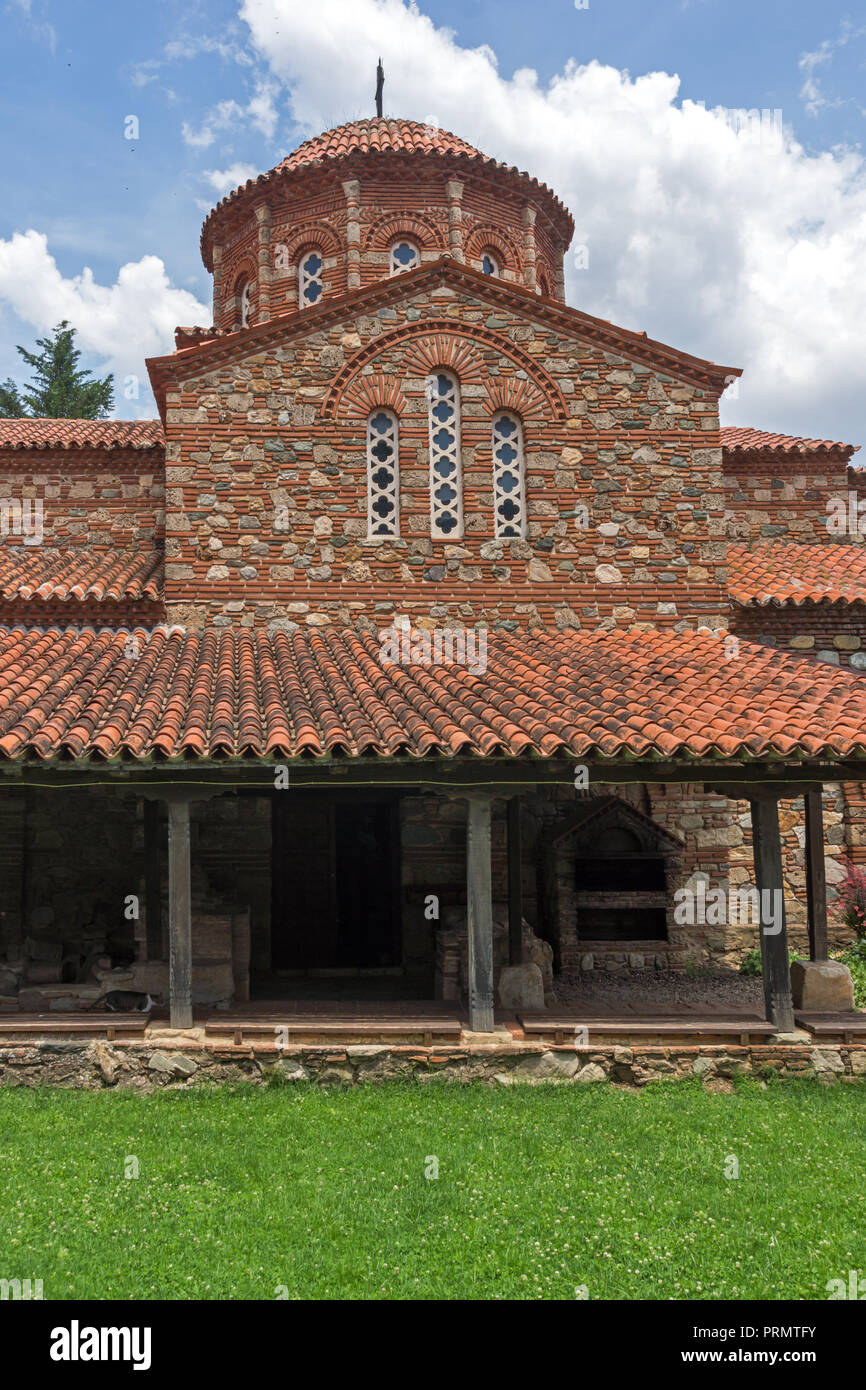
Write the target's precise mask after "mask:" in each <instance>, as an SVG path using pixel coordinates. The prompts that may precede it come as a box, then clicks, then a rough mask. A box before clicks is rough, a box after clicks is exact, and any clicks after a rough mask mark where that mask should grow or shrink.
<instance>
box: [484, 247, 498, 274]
mask: <svg viewBox="0 0 866 1390" xmlns="http://www.w3.org/2000/svg"><path fill="white" fill-rule="evenodd" d="M481 269H482V270H483V271H484V274H485V275H498V274H499V260H498V258H497V257H496V256H494V254H493V252H492V251H485V252H484V253H483V255H482V257H481Z"/></svg>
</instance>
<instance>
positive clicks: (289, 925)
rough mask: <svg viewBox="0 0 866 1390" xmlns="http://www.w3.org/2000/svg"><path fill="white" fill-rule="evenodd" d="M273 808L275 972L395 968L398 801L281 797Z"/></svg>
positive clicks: (397, 947) (397, 960)
mask: <svg viewBox="0 0 866 1390" xmlns="http://www.w3.org/2000/svg"><path fill="white" fill-rule="evenodd" d="M272 806H273V812H272V825H273V855H272V891H271V961H272V965H273V968H274V969H275V970H291V971H335V972H336V971H347V970H365V971H375V970H389V969H393V968H394V967H397V966H399V965H400V932H399V910H398V907H399V825H398V815H397V802H396V800H394V799H377V800H371V799H370V798H369V797H368V798H357V799H356V798H354V797H352V796H350V795H348V794H347V795H346V796H345V798H341V799H340V800H335V799H334V798H333V797H330V796H318V795H316V794H314V793H312V792H305V793H303V794H302V795H298V796H293V795H292V794H291V793H290V792H286V793H285V794H283V795H282V796H281V795H280V794H277V795H275V796H274V798H273V802H272Z"/></svg>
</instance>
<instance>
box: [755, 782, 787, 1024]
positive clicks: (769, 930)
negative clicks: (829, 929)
mask: <svg viewBox="0 0 866 1390" xmlns="http://www.w3.org/2000/svg"><path fill="white" fill-rule="evenodd" d="M750 804H751V809H752V842H753V850H754V859H755V881H756V886H757V889H758V896H759V899H760V903H761V914H760V915H761V921H760V925H759V927H758V930H759V932H760V937H761V962H762V965H763V971H764V1004H765V1006H766V1013H767V1018H768V1019H769V1020H770V1022H771V1023H773V1024H775V1026H776V1028H777V1029H778V1031H779V1032H780V1033H792V1032H793V1031H794V1006H793V1002H792V999H791V971H790V968H789V965H788V930H787V925H786V922H785V884H784V878H783V875H782V839H781V835H780V833H779V803H778V802H777V801H764V800H760V801H752V802H751V803H750ZM768 895H772V896H768ZM776 895H778V896H776ZM777 904H780V905H781V906H780V914H781V915H780V920H778V921H772V920H771V919H772V918H773V916H774V912H775V908H776V905H777Z"/></svg>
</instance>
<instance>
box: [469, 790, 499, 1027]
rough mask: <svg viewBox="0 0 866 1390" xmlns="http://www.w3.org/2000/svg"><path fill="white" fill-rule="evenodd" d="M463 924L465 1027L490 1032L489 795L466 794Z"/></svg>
mask: <svg viewBox="0 0 866 1390" xmlns="http://www.w3.org/2000/svg"><path fill="white" fill-rule="evenodd" d="M466 927H467V931H468V935H469V956H468V965H469V1027H470V1028H472V1029H473V1030H474V1031H475V1032H477V1033H492V1032H493V882H492V875H491V869H490V797H489V796H482V795H478V796H472V797H469V798H468V805H467V819H466Z"/></svg>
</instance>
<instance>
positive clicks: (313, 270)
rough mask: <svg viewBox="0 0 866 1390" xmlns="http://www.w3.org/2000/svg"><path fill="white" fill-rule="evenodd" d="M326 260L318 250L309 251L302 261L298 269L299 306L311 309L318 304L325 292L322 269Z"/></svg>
mask: <svg viewBox="0 0 866 1390" xmlns="http://www.w3.org/2000/svg"><path fill="white" fill-rule="evenodd" d="M324 268H325V262H324V261H323V260H322V257H321V256H320V255H319V252H318V251H317V250H313V251H308V252H307V253H306V255H305V256H304V258H303V260H302V261H301V264H300V268H299V271H298V307H299V308H300V309H309V308H310V306H311V305H313V304H318V302H319V300H320V299H321V297H322V295H323V294H324V292H325V287H324V285H323V284H322V271H323V270H324Z"/></svg>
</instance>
